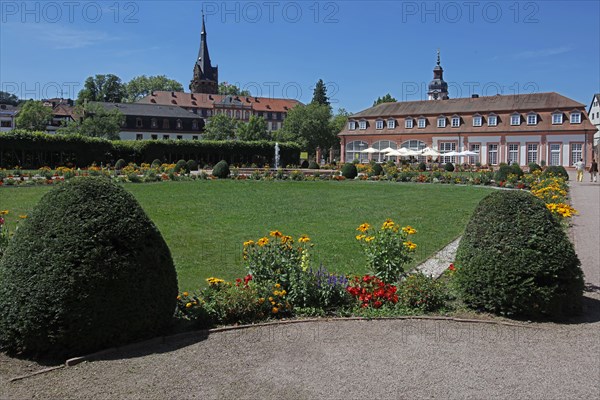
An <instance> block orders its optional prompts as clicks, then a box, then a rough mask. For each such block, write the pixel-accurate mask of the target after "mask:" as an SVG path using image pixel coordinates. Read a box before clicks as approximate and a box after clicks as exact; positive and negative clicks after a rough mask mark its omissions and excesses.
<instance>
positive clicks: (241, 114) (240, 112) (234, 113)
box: [191, 108, 285, 121]
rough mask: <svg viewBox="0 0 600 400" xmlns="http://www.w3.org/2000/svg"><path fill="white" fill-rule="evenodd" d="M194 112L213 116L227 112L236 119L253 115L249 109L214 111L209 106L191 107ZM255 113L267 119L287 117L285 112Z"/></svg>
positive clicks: (226, 113)
mask: <svg viewBox="0 0 600 400" xmlns="http://www.w3.org/2000/svg"><path fill="white" fill-rule="evenodd" d="M191 110H192V112H193V113H194V114H200V115H201V116H203V117H211V116H212V115H213V113H214V115H217V114H225V115H227V116H229V117H231V118H235V119H250V116H251V115H253V114H252V112H251V111H249V110H230V109H224V108H217V109H215V110H214V111H213V110H211V109H207V108H200V109H198V108H193V109H191ZM254 115H256V116H258V117H263V118H264V119H265V120H267V121H282V120H283V119H284V118H285V113H281V112H260V111H259V112H255V113H254Z"/></svg>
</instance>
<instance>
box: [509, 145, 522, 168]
mask: <svg viewBox="0 0 600 400" xmlns="http://www.w3.org/2000/svg"><path fill="white" fill-rule="evenodd" d="M515 147H516V148H515ZM519 147H520V146H519V143H508V144H507V145H506V163H507V164H508V165H512V164H513V163H517V164H518V163H519Z"/></svg>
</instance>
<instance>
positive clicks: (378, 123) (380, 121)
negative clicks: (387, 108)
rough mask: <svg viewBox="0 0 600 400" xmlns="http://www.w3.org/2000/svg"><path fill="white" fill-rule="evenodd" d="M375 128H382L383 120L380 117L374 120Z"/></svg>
mask: <svg viewBox="0 0 600 400" xmlns="http://www.w3.org/2000/svg"><path fill="white" fill-rule="evenodd" d="M375 129H383V120H382V119H378V120H377V121H375Z"/></svg>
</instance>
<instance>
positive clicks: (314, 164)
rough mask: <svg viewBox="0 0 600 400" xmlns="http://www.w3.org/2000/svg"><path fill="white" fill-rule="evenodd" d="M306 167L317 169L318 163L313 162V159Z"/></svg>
mask: <svg viewBox="0 0 600 400" xmlns="http://www.w3.org/2000/svg"><path fill="white" fill-rule="evenodd" d="M308 169H319V164H317V163H316V162H314V161H311V162H310V163H309V164H308Z"/></svg>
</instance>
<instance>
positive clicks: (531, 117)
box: [527, 113, 538, 125]
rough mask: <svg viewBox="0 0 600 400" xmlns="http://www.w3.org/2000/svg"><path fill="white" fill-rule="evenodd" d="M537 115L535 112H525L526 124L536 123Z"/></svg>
mask: <svg viewBox="0 0 600 400" xmlns="http://www.w3.org/2000/svg"><path fill="white" fill-rule="evenodd" d="M537 122H538V116H537V114H535V113H530V114H527V125H537Z"/></svg>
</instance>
